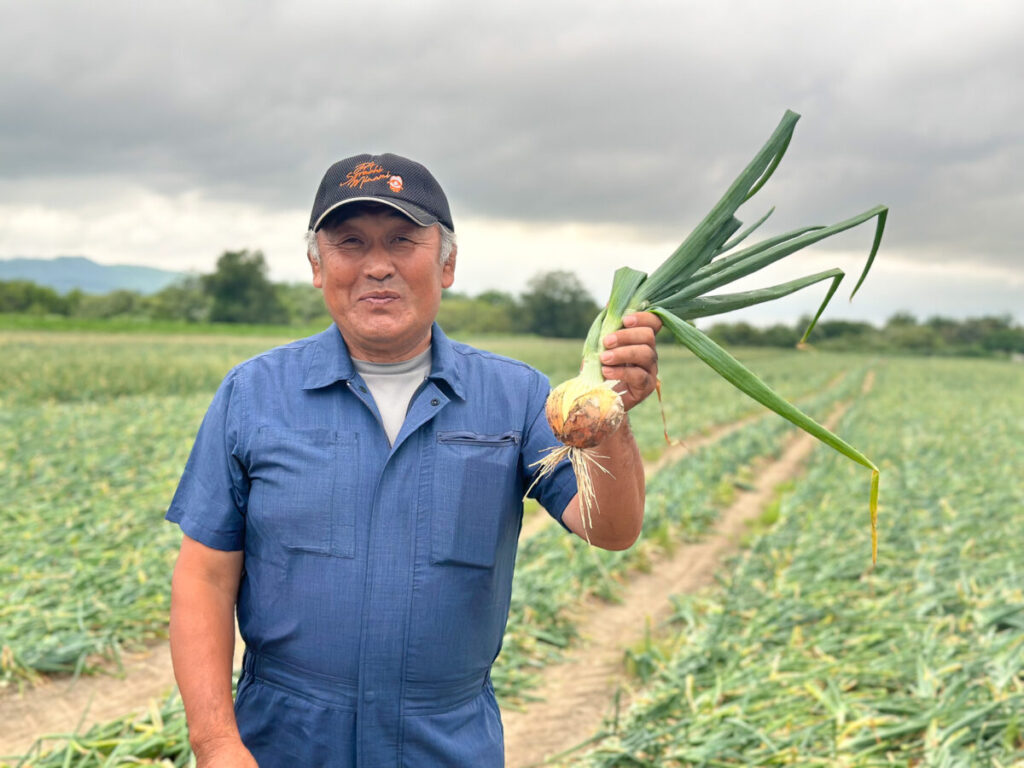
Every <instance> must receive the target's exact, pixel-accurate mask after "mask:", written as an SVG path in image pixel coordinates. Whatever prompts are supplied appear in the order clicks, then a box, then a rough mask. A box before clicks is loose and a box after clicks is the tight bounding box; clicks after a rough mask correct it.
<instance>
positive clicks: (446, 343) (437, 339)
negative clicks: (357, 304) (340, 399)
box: [302, 323, 466, 400]
mask: <svg viewBox="0 0 1024 768" xmlns="http://www.w3.org/2000/svg"><path fill="white" fill-rule="evenodd" d="M308 350H309V351H308V355H307V362H306V370H305V373H304V375H303V380H302V388H303V389H321V388H322V387H329V386H330V385H331V384H334V383H335V382H338V381H348V380H349V379H351V378H353V377H354V376H355V375H356V369H355V366H353V365H352V357H351V355H349V353H348V347H347V346H345V340H344V339H343V338H342V336H341V331H339V330H338V326H337V325H335V324H334V323H332V324H331V327H330V328H328V329H327V330H326V331H324V332H323V333H320V334H318V335H317V337H316V342H315V343H314V344H311V345H310V346H309V348H308ZM430 350H431V363H430V376H429V377H428V378H430V379H433V380H435V381H443V382H445V383H446V384H447V385H448V389H450V390H451V391H452V392H453V393H454V394H455V395H457V396H458V397H459V399H461V400H465V399H466V394H465V389H464V387H463V385H462V375H461V372H460V371H459V363H458V355H456V354H455V352H454V350H453V349H452V342H451V340H450V339H449V338H448V337H447V336H445V334H444V331H442V330H441V326H439V325H438V324H437V323H434V324H433V326H432V327H431V343H430Z"/></svg>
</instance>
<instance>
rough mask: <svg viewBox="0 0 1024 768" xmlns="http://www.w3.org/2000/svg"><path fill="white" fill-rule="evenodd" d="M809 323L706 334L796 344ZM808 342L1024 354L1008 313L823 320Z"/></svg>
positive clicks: (1019, 331) (1023, 336)
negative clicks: (879, 321) (877, 322)
mask: <svg viewBox="0 0 1024 768" xmlns="http://www.w3.org/2000/svg"><path fill="white" fill-rule="evenodd" d="M810 321H811V318H810V317H803V318H801V319H800V320H799V321H797V323H796V325H795V326H793V327H792V328H790V327H788V326H786V325H778V324H777V325H773V326H771V327H769V328H764V329H761V328H757V327H756V326H753V325H751V324H750V323H745V322H735V323H716V324H715V325H713V326H711V328H710V329H709V330H708V332H707V333H708V335H709V336H710V337H711V338H712V339H714V340H715V341H717V342H719V343H721V344H725V345H729V346H746V347H792V346H795V345H796V343H797V342H798V341H799V339H800V336H801V335H802V334H803V329H804V328H806V327H807V326H808V325H809V324H810ZM808 343H809V344H810V346H812V347H815V348H817V349H828V350H835V351H860V352H887V353H898V354H899V353H911V354H923V355H965V356H972V357H979V356H994V355H995V356H998V355H1007V354H1010V353H1018V354H1024V327H1022V326H1020V325H1014V324H1013V321H1012V318H1011V317H1009V316H1007V315H1003V316H987V317H979V318H968V319H965V320H953V319H951V318H946V317H932V318H930V319H929V320H927V321H926V322H924V323H919V322H918V321H917V319H916V318H915V317H914V316H913V315H911V314H909V313H907V312H899V313H896V314H895V315H893V316H892V317H890V318H889V319H888V320H887V321H886V323H885V326H884V327H882V328H876V327H875V326H873V325H871V324H870V323H866V322H856V321H850V320H821V321H819V322H818V324H817V325H815V327H814V330H813V331H811V335H810V337H809V338H808Z"/></svg>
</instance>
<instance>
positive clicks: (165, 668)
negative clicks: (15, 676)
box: [0, 636, 244, 757]
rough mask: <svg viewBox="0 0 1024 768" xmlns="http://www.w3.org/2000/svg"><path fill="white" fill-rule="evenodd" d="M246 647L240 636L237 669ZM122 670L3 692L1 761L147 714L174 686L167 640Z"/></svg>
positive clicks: (128, 659) (131, 658) (127, 658)
mask: <svg viewBox="0 0 1024 768" xmlns="http://www.w3.org/2000/svg"><path fill="white" fill-rule="evenodd" d="M243 650H244V645H243V643H242V639H241V638H240V637H237V636H236V637H235V666H236V667H238V666H241V663H242V651H243ZM121 662H122V666H123V668H124V671H123V672H119V671H118V670H117V668H116V667H114V666H113V665H110V664H105V665H101V666H102V667H104V670H103V673H101V674H96V675H90V676H89V677H79V678H78V679H77V680H75V681H71V680H69V679H67V678H56V677H54V678H42V681H41V682H39V683H37V684H36V685H35V686H33V687H32V688H29V689H27V690H25V691H23V692H18V691H15V690H11V691H6V692H4V693H2V694H0V757H12V756H15V755H23V754H25V753H26V752H28V750H29V748H30V747H31V746H32V744H33V743H35V741H36V739H38V738H39V737H40V736H43V735H60V734H70V733H72V732H74V731H75V729H76V727H78V726H79V723H81V727H80V728H79V731H80V732H82V733H84V732H85V731H87V730H89V728H90V727H92V726H93V725H95V724H96V723H103V722H107V721H110V720H113V719H115V718H118V717H123V716H124V715H128V714H132V713H134V712H141V711H143V710H145V709H146V708H147V707H148V706H149V703H150V702H151V701H158V702H159V701H162V700H163V699H164V698H165V697H166V696H168V695H169V694H170V693H171V691H172V690H173V688H174V670H173V668H172V667H171V652H170V648H169V646H168V645H167V643H166V642H164V643H159V644H157V645H154V646H152V647H150V648H148V649H147V650H145V651H143V652H140V653H132V654H123V655H122V660H121Z"/></svg>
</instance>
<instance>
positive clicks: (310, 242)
mask: <svg viewBox="0 0 1024 768" xmlns="http://www.w3.org/2000/svg"><path fill="white" fill-rule="evenodd" d="M435 226H436V227H437V230H438V231H439V232H440V233H441V265H442V266H444V265H445V264H447V263H448V259H450V258H451V255H452V251H454V250H455V246H456V245H457V243H456V241H455V233H454V232H453V231H452V230H450V229H448V227H446V226H445V225H444V224H442V223H440V222H438V223H437V224H436V225H435ZM306 253H307V254H308V255H309V258H311V259H315V260H316V262H317V264H319V263H320V244H319V243H318V242H317V241H316V232H314V231H313V230H312V229H307V230H306Z"/></svg>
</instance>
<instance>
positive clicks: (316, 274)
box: [306, 253, 324, 288]
mask: <svg viewBox="0 0 1024 768" xmlns="http://www.w3.org/2000/svg"><path fill="white" fill-rule="evenodd" d="M306 258H307V259H309V266H310V267H312V268H313V287H314V288H322V287H323V285H324V279H323V275H322V274H321V273H320V262H319V261H317V260H316V259H314V258H313V254H311V253H307V254H306Z"/></svg>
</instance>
